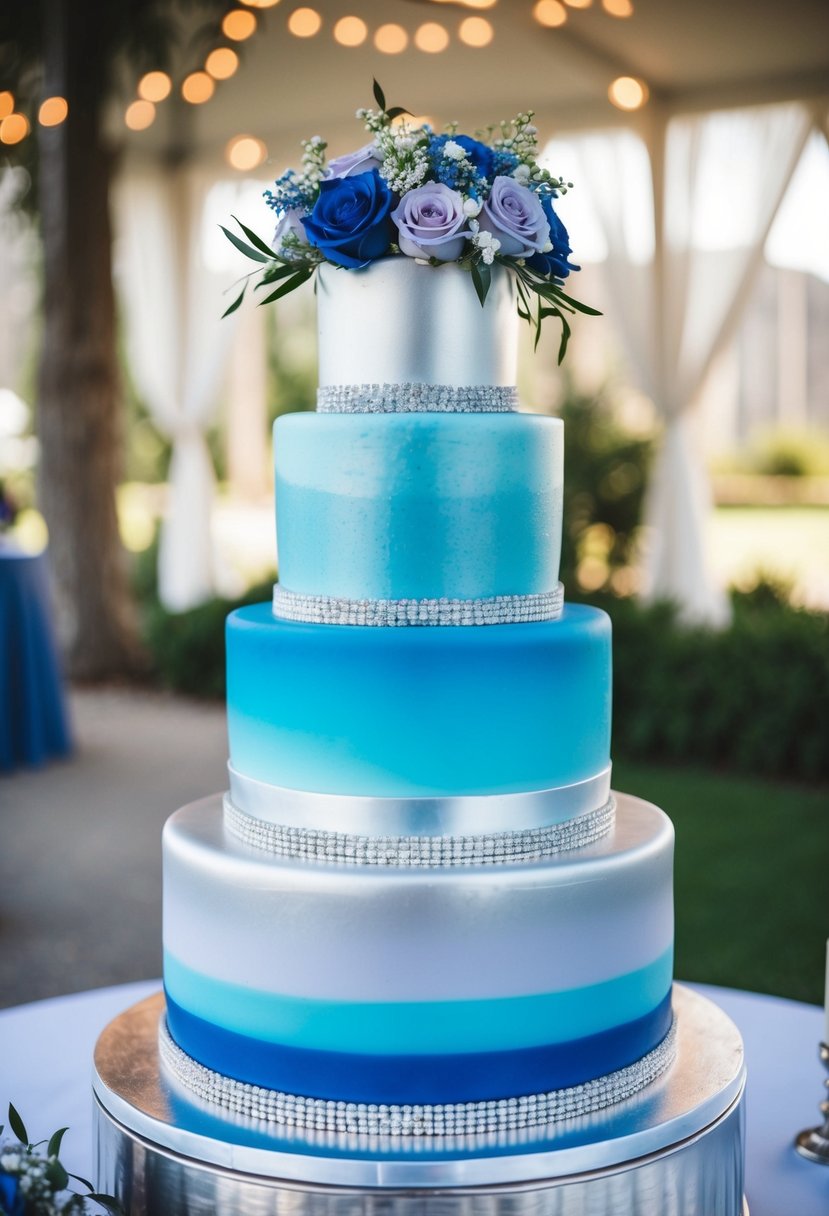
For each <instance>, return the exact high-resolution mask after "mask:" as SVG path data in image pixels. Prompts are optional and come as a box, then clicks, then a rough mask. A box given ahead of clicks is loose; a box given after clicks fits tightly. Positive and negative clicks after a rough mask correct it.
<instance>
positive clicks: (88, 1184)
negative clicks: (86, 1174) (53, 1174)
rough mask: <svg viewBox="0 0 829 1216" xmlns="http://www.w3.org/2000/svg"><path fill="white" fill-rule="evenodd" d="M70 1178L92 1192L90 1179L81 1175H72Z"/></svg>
mask: <svg viewBox="0 0 829 1216" xmlns="http://www.w3.org/2000/svg"><path fill="white" fill-rule="evenodd" d="M69 1177H70V1178H72V1179H73V1181H75V1182H80V1184H81V1186H85V1187H86V1189H87V1190H88V1191H91V1190H92V1183H91V1182H90V1181H89V1179H88V1178H81V1176H80V1174H70V1175H69Z"/></svg>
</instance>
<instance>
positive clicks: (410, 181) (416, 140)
mask: <svg viewBox="0 0 829 1216" xmlns="http://www.w3.org/2000/svg"><path fill="white" fill-rule="evenodd" d="M366 125H367V126H368V123H366ZM371 129H372V128H371V127H369V130H371ZM375 142H376V144H377V148H378V151H379V153H380V156H381V158H382V161H383V163H382V165H381V167H380V176H381V177H382V178H383V179H384V181H385V182H386V184H387V185H388V187H389V189H390V190H394V192H395V193H396V194H406V193H407V191H409V190H414V189H415V188H416V187H417V186H420V185H421V184H422V183H423V181H424V179H425V177H426V175H427V173H428V172H429V141H428V137H427V135H426V133H425V132H424V130H423V128H422V127H421V128H417V127H411V126H409V124H408V123H405V122H402V123H399V124H398V125H397V126H396V127H393V126H386V127H382V128H380V129H379V130H378V131H377V133H376V137H375ZM461 151H463V149H461Z"/></svg>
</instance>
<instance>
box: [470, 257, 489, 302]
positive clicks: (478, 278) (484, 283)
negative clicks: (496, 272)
mask: <svg viewBox="0 0 829 1216" xmlns="http://www.w3.org/2000/svg"><path fill="white" fill-rule="evenodd" d="M472 282H473V284H474V286H475V292H476V294H477V296H478V299H479V300H480V301H481V308H483V306H484V304H486V297H487V295H488V293H489V288H490V285H491V283H492V271H491V270H490V268H489V266H487V265H486V263H485V262H473V263H472Z"/></svg>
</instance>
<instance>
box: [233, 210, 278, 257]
mask: <svg viewBox="0 0 829 1216" xmlns="http://www.w3.org/2000/svg"><path fill="white" fill-rule="evenodd" d="M233 219H235V220H236V223H237V224H238V225H239V227H240V228H241V229H242V232H244V234H245V236H246V237H247V238H248V240H249V241H250V243H251V245H255V246H256V248H257V249H258V250H259V251H260V252H261V253H264V254H266V255H267V256H268V258H272V257H273V250H272V249H271V247H270V245H266V244H265V242H264V241H263V240H262V238H261V237H260V236H257V235H256V233H255V232H252V231H251V230H250V228H247V227H246V226H245V225H244V224H243V223H242V221H241V220H240V219H238V217H237V216H235V215H234V216H233Z"/></svg>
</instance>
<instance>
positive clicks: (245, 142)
mask: <svg viewBox="0 0 829 1216" xmlns="http://www.w3.org/2000/svg"><path fill="white" fill-rule="evenodd" d="M267 155H268V149H267V148H266V147H265V145H264V144H263V143H262V140H261V139H257V138H256V137H255V136H254V135H236V136H234V138H233V139H231V140H230V142H229V143H228V145H227V147H226V148H225V159H226V160H227V163H228V164H229V165H230V166H231V167H232V168H233V169H238V170H239V172H240V173H247V172H249V171H250V170H251V169H255V168H256V167H257V166H258V165H261V164H262V161H263V160H264V159H265V157H266V156H267Z"/></svg>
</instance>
